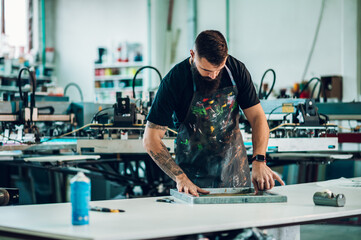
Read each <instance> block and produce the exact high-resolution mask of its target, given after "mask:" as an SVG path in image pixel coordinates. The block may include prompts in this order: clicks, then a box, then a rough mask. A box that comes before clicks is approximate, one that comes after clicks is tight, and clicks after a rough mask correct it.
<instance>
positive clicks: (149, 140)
mask: <svg viewBox="0 0 361 240" xmlns="http://www.w3.org/2000/svg"><path fill="white" fill-rule="evenodd" d="M166 131H167V127H166V126H160V125H157V124H154V123H151V122H149V121H148V122H147V126H146V128H145V132H144V140H143V145H144V148H145V149H146V150H147V152H148V154H149V155H150V156H151V157H152V159H153V160H154V162H155V163H156V164H157V165H158V166H159V167H160V168H161V169H162V170H163V171H164V172H165V173H166V174H167V175H168V176H169V177H170V178H172V179H173V180H174V181H175V182H176V183H177V189H178V191H180V192H183V191H184V192H185V193H190V194H192V195H195V196H199V195H198V192H201V193H205V194H207V193H208V192H207V191H205V190H202V189H201V188H199V187H197V186H196V185H194V184H193V183H192V182H191V181H190V180H189V178H188V177H187V176H186V175H185V174H184V172H183V170H182V169H181V168H180V167H179V166H178V165H177V164H176V162H175V161H174V160H173V158H172V156H171V155H170V153H169V151H168V149H167V147H166V146H165V145H164V143H163V142H162V138H163V136H164V134H165V132H166Z"/></svg>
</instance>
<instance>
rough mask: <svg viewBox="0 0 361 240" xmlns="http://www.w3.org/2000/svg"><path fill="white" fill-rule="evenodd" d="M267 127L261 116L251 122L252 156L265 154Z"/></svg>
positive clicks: (267, 135)
mask: <svg viewBox="0 0 361 240" xmlns="http://www.w3.org/2000/svg"><path fill="white" fill-rule="evenodd" d="M268 138H269V128H268V124H267V121H266V120H265V119H263V118H260V119H256V120H255V122H254V123H253V124H252V145H253V156H255V155H258V154H260V155H265V154H266V151H267V146H268Z"/></svg>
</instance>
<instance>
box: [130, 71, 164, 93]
mask: <svg viewBox="0 0 361 240" xmlns="http://www.w3.org/2000/svg"><path fill="white" fill-rule="evenodd" d="M146 68H150V69H153V70H155V71H156V72H157V73H158V76H159V79H160V81H162V75H161V74H160V72H159V71H158V69H156V68H155V67H152V66H144V67H141V68H139V69H138V70H137V71H136V73H135V74H134V77H133V80H132V81H133V98H134V99H135V79H136V77H137V75H138V73H139V72H140V71H142V70H143V69H146Z"/></svg>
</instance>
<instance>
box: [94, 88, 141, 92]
mask: <svg viewBox="0 0 361 240" xmlns="http://www.w3.org/2000/svg"><path fill="white" fill-rule="evenodd" d="M142 90H143V87H135V91H142ZM120 91H133V88H132V87H125V88H115V87H114V88H95V92H120Z"/></svg>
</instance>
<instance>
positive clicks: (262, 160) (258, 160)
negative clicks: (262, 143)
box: [251, 155, 266, 162]
mask: <svg viewBox="0 0 361 240" xmlns="http://www.w3.org/2000/svg"><path fill="white" fill-rule="evenodd" d="M254 160H256V161H257V162H265V161H266V156H265V155H256V156H254V157H253V158H251V161H252V162H253V161H254Z"/></svg>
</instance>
